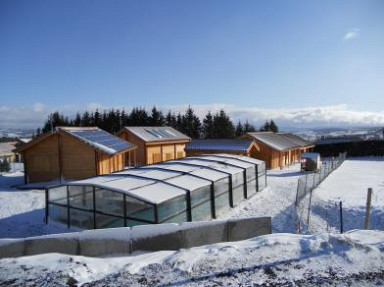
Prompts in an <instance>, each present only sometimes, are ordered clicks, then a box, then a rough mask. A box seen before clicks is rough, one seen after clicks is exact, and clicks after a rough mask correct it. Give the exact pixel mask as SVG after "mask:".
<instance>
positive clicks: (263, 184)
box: [258, 175, 266, 191]
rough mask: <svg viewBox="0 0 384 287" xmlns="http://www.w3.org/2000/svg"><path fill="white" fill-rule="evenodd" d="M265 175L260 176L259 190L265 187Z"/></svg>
mask: <svg viewBox="0 0 384 287" xmlns="http://www.w3.org/2000/svg"><path fill="white" fill-rule="evenodd" d="M265 186H266V185H265V175H262V176H259V190H258V191H261V190H263V189H264V188H265Z"/></svg>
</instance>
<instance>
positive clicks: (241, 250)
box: [0, 158, 384, 286]
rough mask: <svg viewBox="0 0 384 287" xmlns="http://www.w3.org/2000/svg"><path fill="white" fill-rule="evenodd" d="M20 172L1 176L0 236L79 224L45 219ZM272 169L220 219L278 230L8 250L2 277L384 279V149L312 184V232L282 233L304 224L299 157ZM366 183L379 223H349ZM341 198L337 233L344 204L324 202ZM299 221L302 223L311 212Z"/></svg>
mask: <svg viewBox="0 0 384 287" xmlns="http://www.w3.org/2000/svg"><path fill="white" fill-rule="evenodd" d="M170 167H172V165H170ZM22 175H23V174H22V173H15V174H10V175H8V176H0V237H1V238H12V237H13V238H18V237H26V236H35V235H40V234H52V233H63V232H69V231H73V230H68V229H66V228H65V227H63V226H60V225H53V224H49V225H48V226H45V225H44V223H43V218H44V191H40V190H33V189H32V190H27V191H19V190H16V189H14V188H12V187H10V186H11V185H14V184H18V182H19V181H22ZM267 176H268V187H267V188H265V189H264V190H262V191H261V192H258V193H257V194H256V195H255V196H253V197H252V198H250V199H248V200H245V201H243V202H242V203H240V204H239V205H238V206H237V207H236V208H233V209H231V210H230V211H229V212H228V213H227V214H226V215H225V216H222V217H220V218H219V219H218V220H222V219H228V218H243V217H250V216H260V217H261V216H271V217H272V225H273V232H274V234H272V235H267V236H261V237H257V238H254V239H250V240H245V241H240V242H227V243H221V244H214V245H207V246H201V247H196V248H191V249H183V250H180V251H176V252H175V251H162V252H155V253H146V254H134V255H132V256H121V257H111V258H87V257H82V256H70V255H62V254H45V255H36V256H29V257H20V258H15V259H2V260H0V285H11V286H12V285H13V286H18V285H25V282H29V283H28V284H31V285H32V284H34V285H39V284H42V285H44V284H45V285H66V284H67V285H68V282H77V283H80V284H85V286H87V284H86V283H87V282H93V283H92V284H93V285H92V286H105V285H130V286H143V285H144V286H145V285H185V286H214V285H224V286H228V285H234V286H238V285H239V286H253V285H257V284H266V285H267V284H269V285H278V284H281V285H291V286H295V285H304V286H311V285H312V286H317V285H326V286H330V285H337V286H340V285H342V286H348V285H349V284H352V285H358V286H372V285H380V284H381V285H382V284H384V271H383V270H384V252H383V251H384V231H379V230H384V192H383V191H384V160H383V159H382V158H359V159H348V160H346V161H345V162H344V163H343V164H342V165H341V166H340V167H339V168H338V169H337V170H336V171H334V172H333V173H331V174H330V175H329V176H328V177H327V178H326V179H325V180H324V181H323V182H322V183H321V184H320V185H319V186H318V187H317V188H316V189H315V190H314V191H313V193H312V206H311V220H310V226H308V227H307V228H303V229H302V232H303V230H304V232H306V233H308V234H309V235H300V234H288V233H277V232H290V233H297V232H298V219H300V210H297V209H295V207H294V202H295V199H296V189H297V181H298V179H299V178H300V177H302V176H304V173H302V172H300V165H299V164H296V165H292V166H289V167H286V168H283V169H282V170H269V171H267ZM153 187H155V185H153ZM368 187H372V188H373V197H372V220H371V227H372V228H373V229H376V230H365V231H364V230H352V229H362V222H363V220H364V216H365V203H366V194H367V188H368ZM164 188H165V187H164ZM178 192H180V191H178ZM153 194H155V191H154V192H153ZM339 201H342V202H343V208H344V210H343V214H344V228H345V230H352V231H349V232H347V233H344V234H338V233H339V229H338V224H339V218H338V214H339V213H338V210H335V212H334V214H333V216H334V217H332V210H331V209H326V208H328V207H329V206H331V205H332V204H334V203H335V202H339ZM325 210H327V212H324V211H325ZM304 217H305V216H304ZM301 219H303V218H301ZM301 221H302V222H301V223H302V224H303V225H304V224H305V220H301ZM378 229H379V230H378ZM68 280H69V281H68Z"/></svg>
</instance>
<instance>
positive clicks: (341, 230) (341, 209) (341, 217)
mask: <svg viewBox="0 0 384 287" xmlns="http://www.w3.org/2000/svg"><path fill="white" fill-rule="evenodd" d="M343 232H344V227H343V202H342V201H340V233H343Z"/></svg>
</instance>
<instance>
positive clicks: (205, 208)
mask: <svg viewBox="0 0 384 287" xmlns="http://www.w3.org/2000/svg"><path fill="white" fill-rule="evenodd" d="M209 219H212V212H211V201H210V200H209V201H207V202H205V203H202V204H200V205H198V206H195V207H193V208H192V221H201V220H209Z"/></svg>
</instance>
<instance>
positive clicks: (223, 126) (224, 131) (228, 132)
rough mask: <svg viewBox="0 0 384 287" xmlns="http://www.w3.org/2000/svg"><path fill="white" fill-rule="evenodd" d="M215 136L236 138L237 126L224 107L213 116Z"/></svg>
mask: <svg viewBox="0 0 384 287" xmlns="http://www.w3.org/2000/svg"><path fill="white" fill-rule="evenodd" d="M213 125H214V138H216V139H233V138H235V135H236V133H235V126H234V124H233V122H232V121H231V119H230V118H229V116H228V115H227V114H226V113H225V111H224V110H223V109H221V110H220V112H218V113H216V114H215V116H214V117H213Z"/></svg>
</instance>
